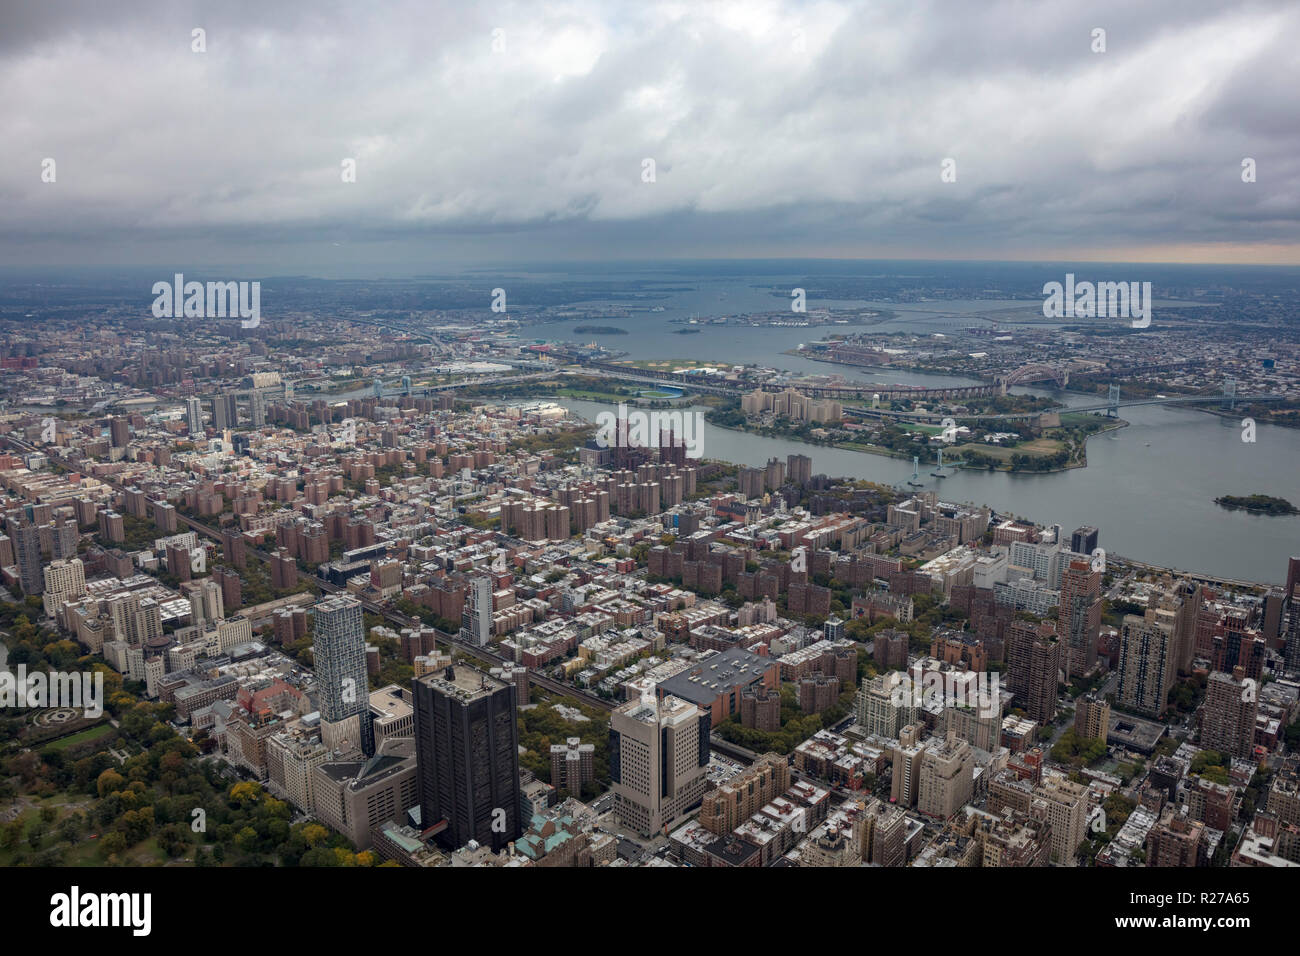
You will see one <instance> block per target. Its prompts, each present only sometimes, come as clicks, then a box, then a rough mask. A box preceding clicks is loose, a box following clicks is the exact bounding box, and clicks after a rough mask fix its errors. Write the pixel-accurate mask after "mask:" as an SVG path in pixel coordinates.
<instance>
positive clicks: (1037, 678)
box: [1007, 621, 1065, 723]
mask: <svg viewBox="0 0 1300 956" xmlns="http://www.w3.org/2000/svg"><path fill="white" fill-rule="evenodd" d="M1063 658H1064V652H1063V648H1062V647H1061V643H1060V642H1059V641H1058V640H1057V638H1056V631H1055V629H1053V628H1052V626H1051V625H1050V624H1047V623H1046V622H1044V623H1043V624H1041V625H1036V624H1034V623H1033V622H1031V621H1013V622H1012V623H1011V627H1010V628H1009V629H1008V637H1007V677H1008V684H1009V686H1010V690H1011V693H1012V694H1014V695H1015V696H1016V698H1017V701H1018V702H1019V703H1020V705H1021V706H1022V707H1024V709H1025V711H1026V713H1028V714H1029V716H1030V718H1031V719H1033V720H1037V721H1039V722H1040V723H1045V722H1047V721H1050V720H1055V719H1056V705H1057V695H1056V689H1057V686H1058V684H1059V677H1060V671H1061V670H1062V668H1063V666H1064V664H1065V661H1064V659H1063Z"/></svg>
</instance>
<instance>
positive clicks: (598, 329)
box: [573, 325, 628, 335]
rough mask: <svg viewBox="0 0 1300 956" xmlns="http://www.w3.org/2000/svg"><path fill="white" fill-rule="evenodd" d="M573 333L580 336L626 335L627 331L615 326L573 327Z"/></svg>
mask: <svg viewBox="0 0 1300 956" xmlns="http://www.w3.org/2000/svg"><path fill="white" fill-rule="evenodd" d="M573 331H575V332H578V333H580V334H582V335H627V334H628V331H627V329H620V328H619V327H618V326H617V325H575V326H574V327H573Z"/></svg>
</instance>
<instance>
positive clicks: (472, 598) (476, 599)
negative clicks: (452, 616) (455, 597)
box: [460, 577, 492, 647]
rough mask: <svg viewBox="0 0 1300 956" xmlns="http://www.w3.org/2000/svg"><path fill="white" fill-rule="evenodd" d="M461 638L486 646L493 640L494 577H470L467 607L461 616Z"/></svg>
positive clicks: (475, 644) (466, 597)
mask: <svg viewBox="0 0 1300 956" xmlns="http://www.w3.org/2000/svg"><path fill="white" fill-rule="evenodd" d="M460 639H461V640H462V641H467V642H468V643H470V644H473V645H474V646H476V647H486V646H487V644H488V642H489V641H491V640H492V579H491V578H489V577H476V578H471V579H470V586H469V593H468V594H467V595H466V596H465V609H464V610H463V611H462V612H461V618H460Z"/></svg>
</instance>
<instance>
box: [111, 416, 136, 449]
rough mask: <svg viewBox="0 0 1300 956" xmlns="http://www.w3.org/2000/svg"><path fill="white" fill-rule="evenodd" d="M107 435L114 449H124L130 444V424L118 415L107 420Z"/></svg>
mask: <svg viewBox="0 0 1300 956" xmlns="http://www.w3.org/2000/svg"><path fill="white" fill-rule="evenodd" d="M108 434H109V440H110V441H111V442H112V445H113V447H114V448H125V447H126V446H127V445H129V444H131V427H130V422H128V421H127V420H126V419H125V418H123V417H121V416H120V415H114V416H112V417H111V418H109V420H108Z"/></svg>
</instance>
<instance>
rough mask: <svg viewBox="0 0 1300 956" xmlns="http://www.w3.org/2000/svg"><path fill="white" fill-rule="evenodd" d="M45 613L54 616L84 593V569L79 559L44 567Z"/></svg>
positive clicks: (43, 597) (56, 562)
mask: <svg viewBox="0 0 1300 956" xmlns="http://www.w3.org/2000/svg"><path fill="white" fill-rule="evenodd" d="M44 575H45V577H44V585H45V592H44V595H43V596H42V600H43V601H44V603H45V613H46V614H48V615H50V616H51V617H52V616H54V615H55V614H57V613H58V612H59V608H61V607H62V606H63V605H64V604H67V603H68V602H70V601H76V600H79V599H80V598H81V597H83V596H84V595H85V593H86V569H85V566H84V565H83V564H82V563H81V559H80V558H73V559H72V560H71V561H65V560H58V561H53V562H51V563H50V564H48V565H47V566H46V567H45V572H44Z"/></svg>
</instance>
